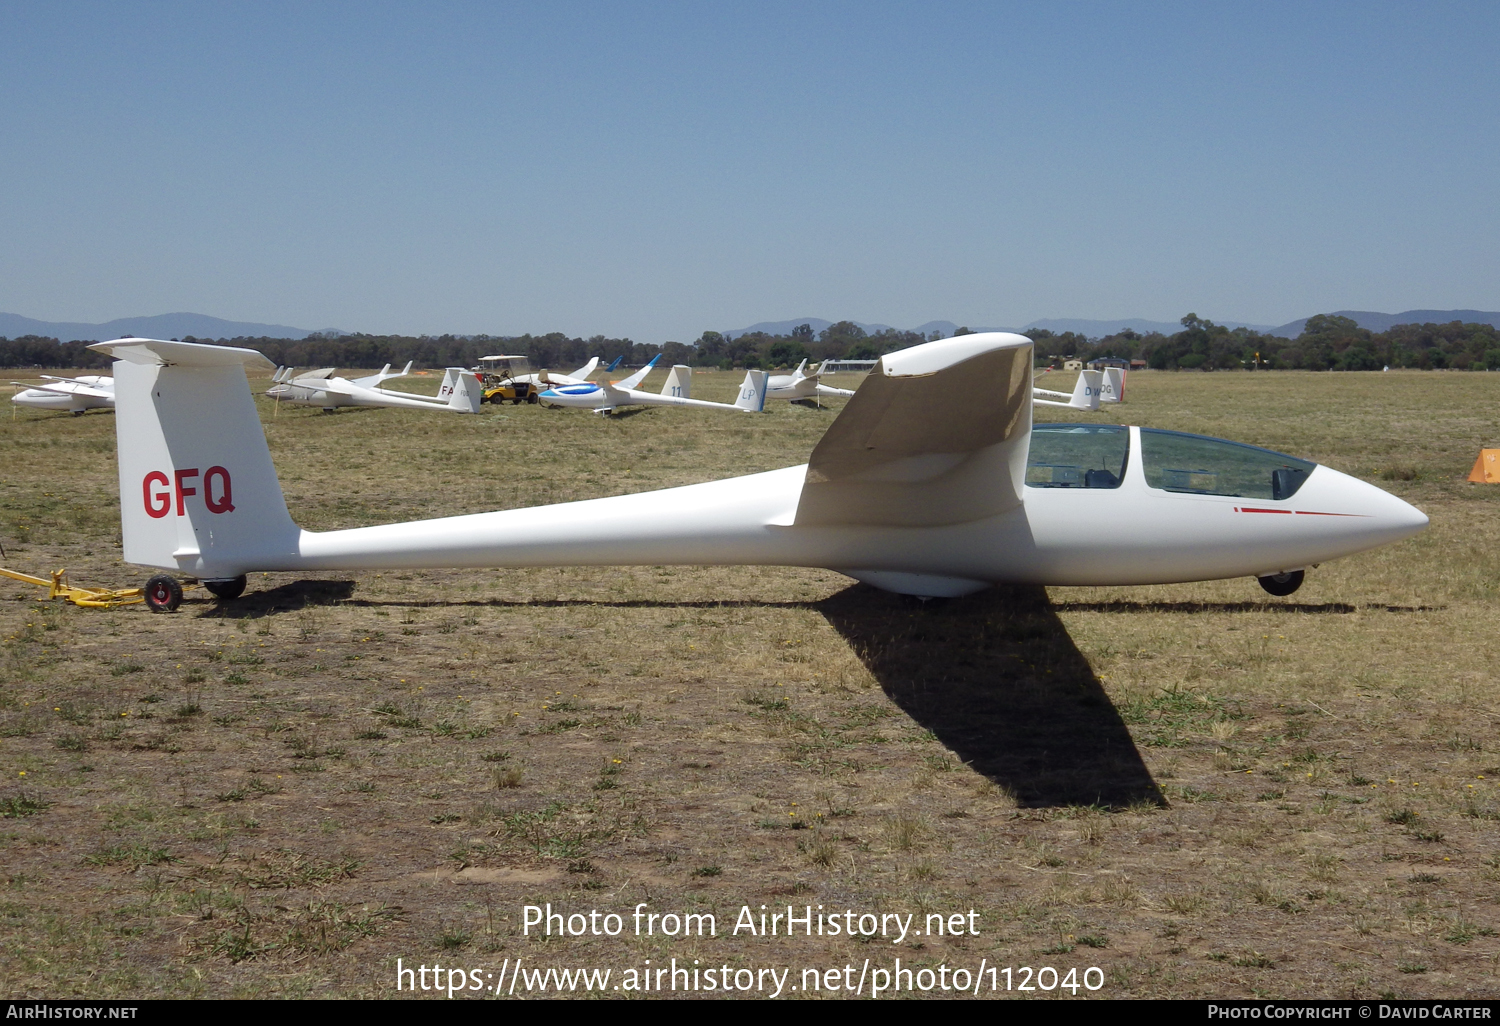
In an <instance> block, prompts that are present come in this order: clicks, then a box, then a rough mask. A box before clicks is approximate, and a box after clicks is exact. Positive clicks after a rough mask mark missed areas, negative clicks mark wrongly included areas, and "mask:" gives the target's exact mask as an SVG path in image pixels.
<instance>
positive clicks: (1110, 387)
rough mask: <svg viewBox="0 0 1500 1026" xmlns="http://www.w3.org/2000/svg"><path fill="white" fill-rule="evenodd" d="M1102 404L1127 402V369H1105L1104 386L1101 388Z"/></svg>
mask: <svg viewBox="0 0 1500 1026" xmlns="http://www.w3.org/2000/svg"><path fill="white" fill-rule="evenodd" d="M1099 401H1100V402H1101V403H1123V402H1124V401H1125V368H1123V367H1106V368H1104V384H1103V385H1101V386H1100V391H1099Z"/></svg>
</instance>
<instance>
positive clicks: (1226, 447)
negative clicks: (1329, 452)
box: [1141, 428, 1317, 499]
mask: <svg viewBox="0 0 1500 1026" xmlns="http://www.w3.org/2000/svg"><path fill="white" fill-rule="evenodd" d="M1316 466H1317V464H1316V463H1310V462H1308V461H1307V460H1299V459H1297V458H1296V457H1295V456H1286V455H1284V454H1282V453H1279V452H1272V451H1271V450H1270V449H1261V448H1259V447H1257V446H1254V445H1242V444H1240V443H1239V442H1226V441H1225V440H1224V439H1222V438H1208V437H1206V436H1204V435H1189V434H1185V433H1184V432H1181V431H1160V430H1157V429H1155V428H1141V469H1142V470H1143V471H1144V472H1145V474H1146V483H1147V484H1148V485H1150V486H1151V487H1152V488H1161V489H1164V490H1165V491H1169V492H1188V493H1191V494H1196V495H1234V496H1239V497H1241V498H1245V499H1290V498H1291V497H1292V496H1293V495H1295V494H1296V492H1297V489H1299V488H1301V487H1302V482H1303V481H1306V480H1307V475H1309V474H1311V473H1312V472H1313V468H1314V467H1316Z"/></svg>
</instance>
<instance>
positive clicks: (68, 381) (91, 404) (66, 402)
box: [10, 374, 115, 417]
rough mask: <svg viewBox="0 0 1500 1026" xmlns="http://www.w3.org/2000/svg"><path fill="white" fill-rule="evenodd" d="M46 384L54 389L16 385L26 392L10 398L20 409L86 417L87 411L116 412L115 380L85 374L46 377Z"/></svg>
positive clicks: (43, 386)
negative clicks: (67, 376) (66, 376)
mask: <svg viewBox="0 0 1500 1026" xmlns="http://www.w3.org/2000/svg"><path fill="white" fill-rule="evenodd" d="M41 377H42V380H43V381H51V382H54V384H51V385H30V386H28V385H26V384H25V383H24V382H21V381H12V382H11V384H12V385H19V386H20V387H21V389H22V391H20V392H17V393H16V394H15V395H13V396H11V397H10V401H11V402H13V403H15V404H16V405H18V406H29V407H31V408H32V409H37V410H57V411H58V412H60V413H71V414H73V416H75V417H78V416H82V415H83V413H84V412H85V411H87V410H112V409H114V408H115V379H114V378H111V377H108V376H104V375H97V374H85V375H82V376H81V377H76V378H57V377H53V376H52V375H51V374H43V375H42V376H41Z"/></svg>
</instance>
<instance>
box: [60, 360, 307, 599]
mask: <svg viewBox="0 0 1500 1026" xmlns="http://www.w3.org/2000/svg"><path fill="white" fill-rule="evenodd" d="M89 348H90V349H93V350H95V351H96V352H102V353H108V354H110V355H111V356H113V357H114V358H115V365H114V375H115V432H116V438H117V445H118V449H119V467H120V532H121V536H122V540H123V543H124V557H125V561H126V562H127V563H137V564H140V565H142V566H152V567H159V568H161V569H163V570H175V571H177V572H179V573H185V574H192V575H194V576H196V577H203V578H210V579H212V578H227V577H234V576H237V575H238V574H240V573H242V572H243V570H244V568H247V567H251V566H255V565H275V564H276V563H279V562H285V557H286V555H287V554H288V553H292V552H295V551H296V547H297V537H298V529H297V526H296V525H295V524H293V523H292V518H291V516H290V515H289V514H288V513H287V509H286V500H285V499H284V498H283V497H282V494H281V484H280V482H278V481H277V480H276V468H275V466H274V465H273V464H272V462H271V453H270V450H269V449H267V448H266V436H265V433H264V431H262V429H261V426H260V416H259V414H258V413H257V412H256V409H255V401H254V399H253V398H252V397H251V394H250V383H249V382H248V381H247V380H246V378H245V370H246V368H247V367H255V368H257V369H261V368H264V369H266V370H271V369H272V368H273V365H272V363H271V362H270V361H269V360H267V359H266V358H265V357H264V356H262V355H261V354H260V353H257V352H256V351H254V350H253V349H238V348H234V347H232V346H213V345H204V344H202V343H196V342H162V341H158V340H156V339H131V338H128V339H116V340H115V341H113V342H96V343H94V344H93V345H91V346H89Z"/></svg>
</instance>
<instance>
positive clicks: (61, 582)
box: [0, 567, 196, 609]
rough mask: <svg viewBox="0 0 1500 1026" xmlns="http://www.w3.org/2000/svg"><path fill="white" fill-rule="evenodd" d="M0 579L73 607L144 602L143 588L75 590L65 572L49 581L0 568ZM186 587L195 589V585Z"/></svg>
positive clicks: (111, 607)
mask: <svg viewBox="0 0 1500 1026" xmlns="http://www.w3.org/2000/svg"><path fill="white" fill-rule="evenodd" d="M0 577H9V578H10V579H11V580H13V581H21V582H22V583H24V584H34V585H36V586H37V587H38V588H46V589H47V598H49V599H58V598H60V599H67V600H68V601H69V602H71V603H73V604H74V605H75V606H86V607H88V608H89V609H113V608H115V607H116V606H129V605H133V604H135V603H137V602H144V601H146V589H145V588H119V589H115V588H75V587H74V586H73V585H71V584H69V583H68V572H67V571H66V570H54V571H52V580H50V581H49V580H47V579H46V578H42V577H32V576H31V575H30V574H23V573H17V572H16V571H15V570H7V569H5V568H4V567H0ZM188 587H196V585H189V586H188Z"/></svg>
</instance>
